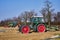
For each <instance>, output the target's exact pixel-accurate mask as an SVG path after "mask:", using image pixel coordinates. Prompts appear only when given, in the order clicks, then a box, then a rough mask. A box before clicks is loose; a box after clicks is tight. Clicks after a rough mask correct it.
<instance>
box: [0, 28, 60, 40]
mask: <svg viewBox="0 0 60 40" xmlns="http://www.w3.org/2000/svg"><path fill="white" fill-rule="evenodd" d="M0 29H1V28H0ZM4 30H5V32H0V40H41V39H45V38H49V37H51V36H53V35H54V34H57V33H60V31H56V32H44V33H37V32H32V33H29V34H22V33H20V32H18V30H17V29H11V28H10V29H4Z"/></svg>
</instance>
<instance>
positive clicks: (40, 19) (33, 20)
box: [31, 17, 44, 22]
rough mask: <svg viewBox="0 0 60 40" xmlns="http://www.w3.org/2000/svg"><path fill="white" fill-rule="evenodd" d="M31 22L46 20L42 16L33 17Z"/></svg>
mask: <svg viewBox="0 0 60 40" xmlns="http://www.w3.org/2000/svg"><path fill="white" fill-rule="evenodd" d="M31 22H44V19H43V18H42V17H32V18H31Z"/></svg>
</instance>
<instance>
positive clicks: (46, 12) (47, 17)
mask: <svg viewBox="0 0 60 40" xmlns="http://www.w3.org/2000/svg"><path fill="white" fill-rule="evenodd" d="M39 12H40V13H41V14H42V16H43V18H44V22H45V23H46V22H47V23H48V25H49V26H51V22H55V23H56V24H58V22H60V12H57V13H54V9H52V3H51V2H50V1H49V0H46V1H45V6H44V7H43V8H42V9H41V10H40V11H39ZM32 16H37V13H36V12H35V11H34V10H32V11H24V12H22V13H21V14H20V15H19V16H18V17H13V18H12V19H7V20H2V21H1V22H0V26H3V25H8V23H9V22H13V21H16V22H17V23H18V25H19V24H22V22H23V23H24V24H25V25H26V24H27V21H29V20H30V18H31V17H32ZM52 20H53V21H52Z"/></svg>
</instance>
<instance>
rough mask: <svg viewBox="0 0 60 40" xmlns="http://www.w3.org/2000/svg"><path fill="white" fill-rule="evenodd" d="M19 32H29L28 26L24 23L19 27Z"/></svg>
mask: <svg viewBox="0 0 60 40" xmlns="http://www.w3.org/2000/svg"><path fill="white" fill-rule="evenodd" d="M21 32H22V33H29V32H30V28H29V26H27V25H25V26H22V27H21Z"/></svg>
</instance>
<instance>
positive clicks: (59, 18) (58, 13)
mask: <svg viewBox="0 0 60 40" xmlns="http://www.w3.org/2000/svg"><path fill="white" fill-rule="evenodd" d="M57 19H58V22H60V12H57Z"/></svg>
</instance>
